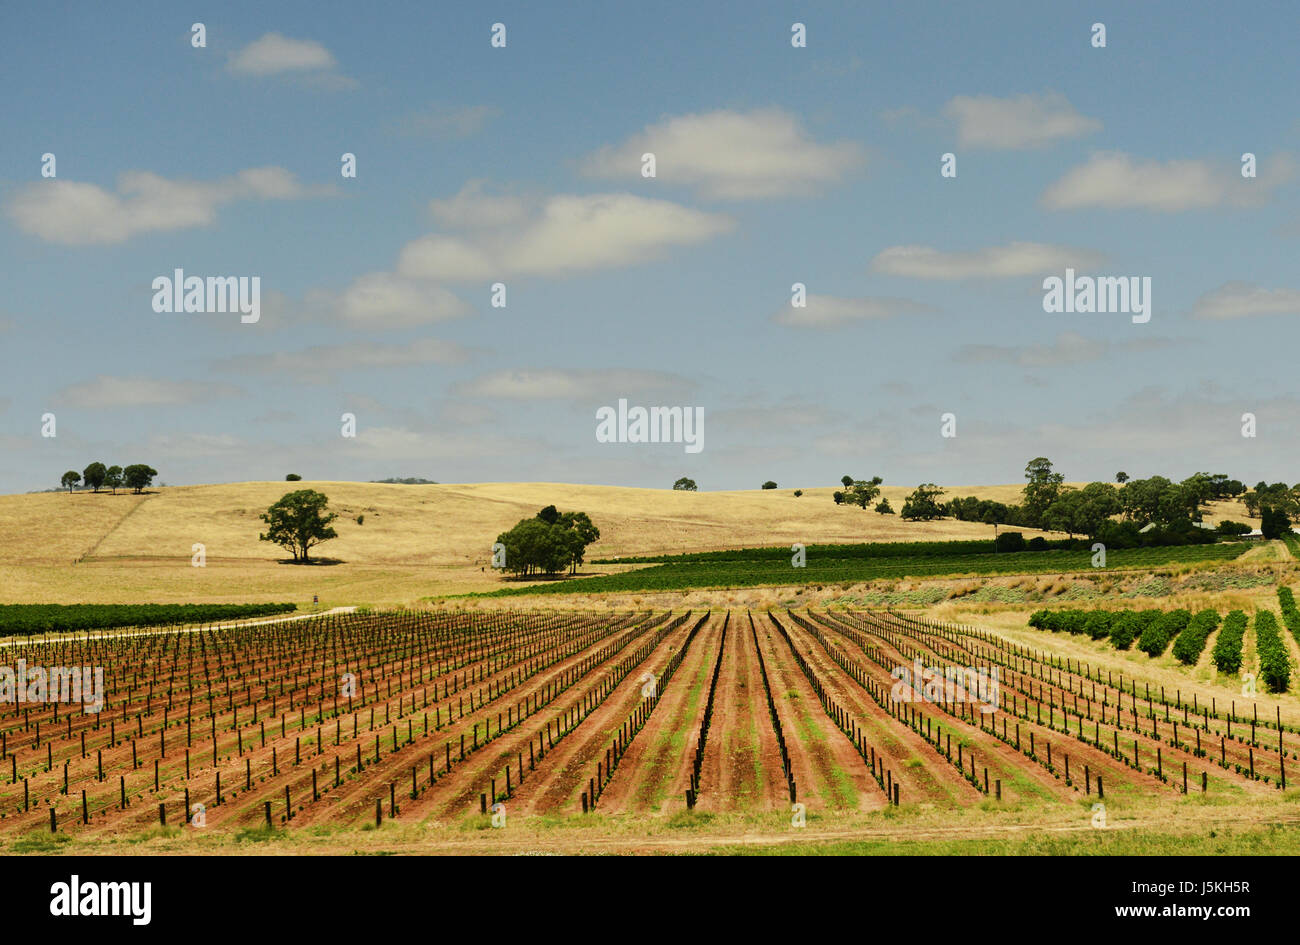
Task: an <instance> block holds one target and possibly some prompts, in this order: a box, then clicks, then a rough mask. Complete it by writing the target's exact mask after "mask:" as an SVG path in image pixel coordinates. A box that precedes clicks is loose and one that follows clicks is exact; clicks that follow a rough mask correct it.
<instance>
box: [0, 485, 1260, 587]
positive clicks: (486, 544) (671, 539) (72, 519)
mask: <svg viewBox="0 0 1300 945" xmlns="http://www.w3.org/2000/svg"><path fill="white" fill-rule="evenodd" d="M295 488H313V489H317V490H320V491H322V492H324V493H325V494H326V495H328V496H329V498H330V505H331V508H333V509H334V510H335V511H337V512H339V513H340V516H339V520H338V521H337V522H336V523H335V527H336V528H337V530H338V533H339V537H338V538H337V539H335V540H333V541H330V542H328V543H327V544H325V545H323V546H322V547H321V548H320V549H318V550H317V552H316V553H317V554H319V555H320V556H321V557H322V558H323V559H330V560H331V561H334V562H337V563H334V564H330V565H328V566H320V567H312V568H295V567H292V566H288V565H282V564H278V563H277V561H279V560H280V559H282V558H284V557H286V555H285V554H284V553H282V552H281V550H280V549H278V548H276V547H274V546H272V545H270V544H268V543H266V542H260V541H258V539H257V535H258V532H259V530H260V529H261V527H262V523H261V521H260V520H259V519H258V515H259V514H260V513H261V512H262V511H264V510H265V509H266V507H267V506H268V505H270V504H271V503H272V502H274V501H275V500H276V499H277V498H279V497H280V496H281V495H283V494H284V493H286V492H288V491H291V490H292V489H295ZM833 491H834V489H833V488H832V487H825V488H817V489H808V490H805V492H804V495H803V496H801V497H799V498H796V497H795V496H794V495H793V490H791V489H777V490H768V491H764V490H746V491H736V492H697V493H692V492H674V491H672V490H666V489H632V488H624V487H617V486H591V485H573V484H564V483H475V484H441V485H397V484H392V485H390V484H384V483H359V482H301V483H285V482H243V483H227V484H220V485H204V486H173V487H167V488H162V489H156V490H153V491H151V492H150V493H148V494H146V495H142V496H134V495H129V494H119V495H110V494H108V493H100V494H88V493H80V492H79V493H73V494H67V493H35V494H29V495H9V496H0V600H3V601H4V602H20V601H32V602H62V603H73V602H94V601H100V600H104V601H133V602H138V601H159V602H185V601H191V600H193V601H199V600H211V601H214V602H238V601H243V600H268V599H269V600H297V601H303V600H308V601H309V600H310V599H311V596H312V595H313V594H319V595H320V596H321V601H322V603H326V602H329V603H343V604H348V603H380V602H388V603H393V602H396V603H401V602H411V601H415V600H418V599H419V598H420V597H424V596H428V595H430V594H437V593H447V592H450V591H454V590H472V589H486V588H488V587H491V586H495V584H496V582H497V577H496V575H493V574H491V573H490V571H480V568H482V567H484V566H485V565H487V563H488V560H489V558H490V553H491V552H490V549H491V544H492V541H493V540H494V539H495V537H496V535H497V534H499V533H500V532H502V531H504V530H505V529H507V528H509V527H510V526H512V525H513V524H514V523H515V522H516V521H518V520H519V519H520V518H523V517H525V516H531V515H533V514H535V513H536V512H537V510H538V509H539V508H541V507H542V506H544V505H549V504H554V505H556V506H558V507H559V508H560V509H561V510H569V509H576V510H582V511H585V512H588V513H589V514H590V515H591V517H592V519H593V520H594V521H595V522H596V524H597V525H598V526H599V528H600V530H601V539H600V541H599V542H598V543H597V544H596V545H594V546H593V547H592V549H591V550H590V551H589V554H588V558H589V559H593V558H602V557H611V558H612V557H617V556H621V555H634V554H656V553H666V552H680V551H705V550H713V549H719V548H728V547H740V546H749V545H774V544H785V545H788V544H790V543H792V542H796V541H797V542H802V543H805V544H811V543H814V542H854V541H903V540H925V539H958V538H967V539H970V538H985V537H990V536H991V535H992V533H993V529H992V527H991V526H986V525H979V524H975V523H971V522H955V521H951V520H945V521H939V522H928V523H921V522H904V521H902V520H900V519H899V517H898V516H897V515H878V514H876V513H875V512H872V511H864V510H862V509H858V508H855V507H845V506H837V505H835V504H834V503H833V502H832V501H831V493H832V492H833ZM909 491H910V487H902V486H895V487H889V486H886V487H885V488H884V489H883V495H884V496H885V497H886V498H888V499H889V501H890V502H891V504H892V505H893V506H894V508H895V509H897V508H900V507H901V506H902V503H903V498H904V496H905V495H906V494H907V493H908V492H909ZM948 494H949V495H950V496H951V495H977V496H980V497H987V498H992V499H997V500H999V501H1003V502H1014V501H1018V499H1019V496H1020V487H1019V486H1018V485H1007V486H972V487H955V488H952V489H949V490H948ZM358 515H363V516H364V524H362V525H358V524H357V523H356V521H355V520H356V517H357V516H358ZM1234 517H1239V516H1235V515H1234ZM196 543H201V544H203V545H204V546H205V549H206V554H207V566H206V567H205V568H194V567H191V555H192V551H191V549H192V546H193V545H194V544H196Z"/></svg>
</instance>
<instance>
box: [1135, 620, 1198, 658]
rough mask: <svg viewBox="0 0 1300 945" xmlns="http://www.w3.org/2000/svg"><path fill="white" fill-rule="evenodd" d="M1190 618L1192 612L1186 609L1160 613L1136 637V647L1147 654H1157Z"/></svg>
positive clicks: (1180, 630) (1181, 629)
mask: <svg viewBox="0 0 1300 945" xmlns="http://www.w3.org/2000/svg"><path fill="white" fill-rule="evenodd" d="M1191 619H1192V614H1191V611H1188V610H1171V611H1169V612H1168V613H1165V614H1162V615H1161V616H1160V617H1158V618H1157V619H1155V620H1153V621H1152V622H1151V623H1150V624H1148V625H1147V628H1146V629H1145V630H1143V631H1142V636H1141V637H1139V638H1138V644H1137V645H1138V649H1139V650H1141V651H1142V652H1143V653H1146V654H1147V655H1148V656H1151V657H1156V656H1159V655H1160V654H1161V653H1163V652H1164V651H1165V649H1166V648H1167V647H1168V646H1169V641H1170V640H1172V639H1173V638H1174V637H1176V636H1178V634H1180V633H1182V632H1183V629H1184V628H1185V627H1186V626H1187V624H1188V622H1189V621H1190V620H1191Z"/></svg>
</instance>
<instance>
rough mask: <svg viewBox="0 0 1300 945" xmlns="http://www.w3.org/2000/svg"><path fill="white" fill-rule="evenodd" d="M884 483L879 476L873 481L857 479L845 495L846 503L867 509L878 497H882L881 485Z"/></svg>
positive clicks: (872, 479) (873, 478)
mask: <svg viewBox="0 0 1300 945" xmlns="http://www.w3.org/2000/svg"><path fill="white" fill-rule="evenodd" d="M884 481H885V480H883V479H881V478H880V477H879V476H873V477H872V478H871V479H856V480H854V482H853V486H852V487H851V488H850V489H849V491H848V492H846V493H845V494H844V501H845V502H847V503H849V504H850V505H856V506H858V507H859V508H861V509H865V508H866V507H867V506H868V505H869V504H870V503H871V502H873V501H875V498H876V496H878V495H880V484H881V483H882V482H884Z"/></svg>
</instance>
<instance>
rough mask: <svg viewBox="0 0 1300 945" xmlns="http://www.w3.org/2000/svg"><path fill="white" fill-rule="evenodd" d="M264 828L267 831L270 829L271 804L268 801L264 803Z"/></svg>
mask: <svg viewBox="0 0 1300 945" xmlns="http://www.w3.org/2000/svg"><path fill="white" fill-rule="evenodd" d="M266 826H267V829H270V827H271V802H270V801H267V802H266Z"/></svg>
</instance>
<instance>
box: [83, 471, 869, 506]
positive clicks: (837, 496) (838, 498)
mask: <svg viewBox="0 0 1300 945" xmlns="http://www.w3.org/2000/svg"><path fill="white" fill-rule="evenodd" d="M78 478H80V477H78ZM831 498H832V499H834V500H835V504H836V505H843V504H844V493H843V492H840V491H839V490H838V489H836V490H835V491H834V492H832V493H831Z"/></svg>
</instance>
